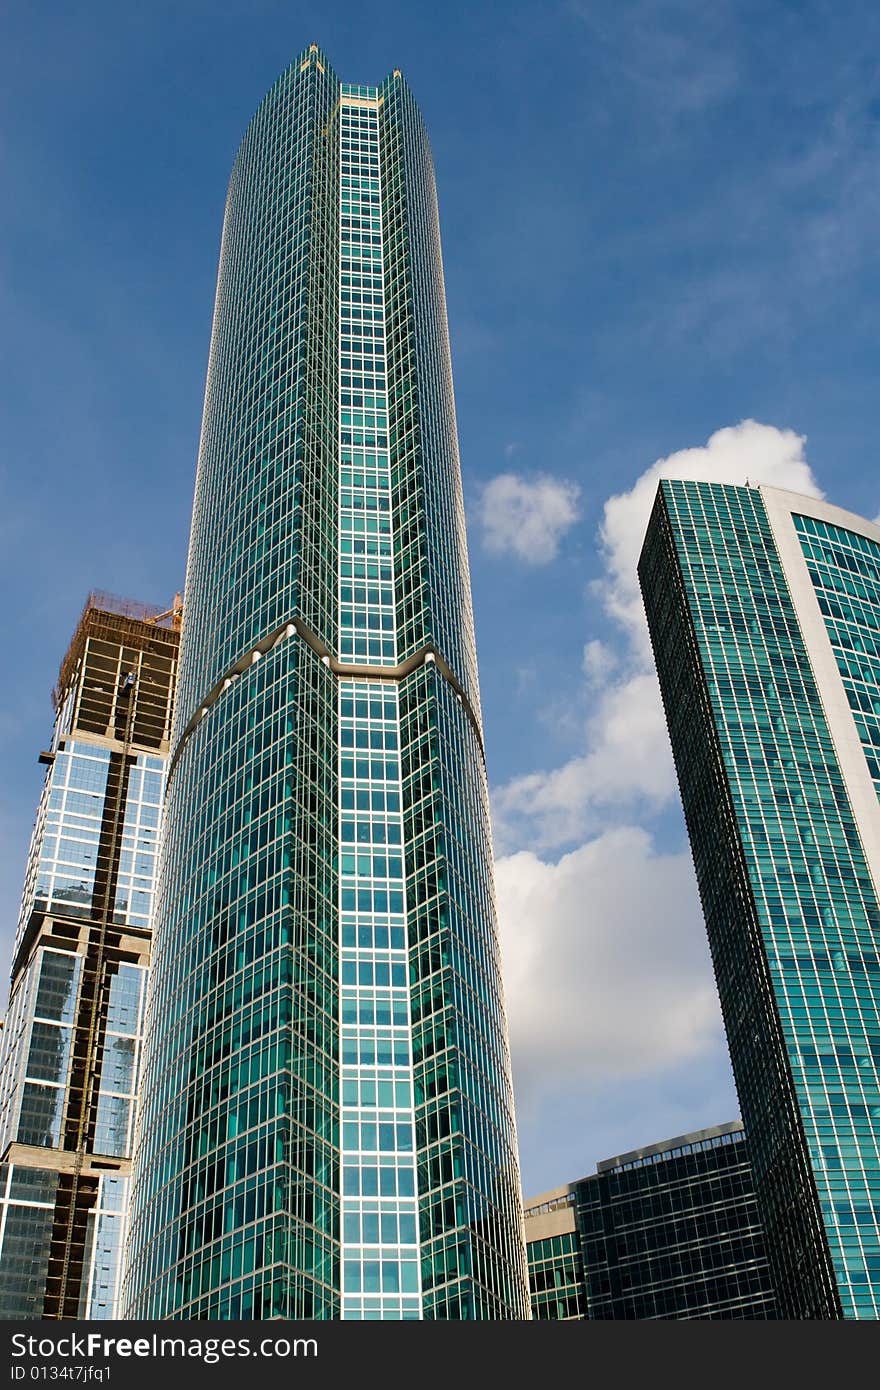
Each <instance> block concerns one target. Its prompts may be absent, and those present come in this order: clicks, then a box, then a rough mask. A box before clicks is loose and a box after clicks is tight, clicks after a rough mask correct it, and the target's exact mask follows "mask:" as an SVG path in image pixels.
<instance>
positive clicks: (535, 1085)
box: [496, 826, 721, 1119]
mask: <svg viewBox="0 0 880 1390" xmlns="http://www.w3.org/2000/svg"><path fill="white" fill-rule="evenodd" d="M496 872H497V885H498V901H499V908H500V920H501V924H502V928H501V930H502V937H501V944H502V955H503V962H504V980H505V990H506V995H507V1008H508V1015H509V1021H510V1033H511V1048H512V1053H513V1063H514V1075H515V1079H516V1086H517V1099H518V1103H519V1106H520V1109H521V1110H522V1111H524V1118H526V1119H528V1115H529V1112H530V1110H532V1109H534V1107H536V1106H537V1105H538V1104H539V1102H540V1099H541V1096H542V1093H544V1092H545V1091H546V1089H547V1087H548V1086H558V1087H565V1086H566V1085H568V1086H571V1085H577V1084H578V1083H581V1084H586V1083H590V1082H607V1081H608V1080H609V1079H612V1080H613V1079H617V1078H619V1079H624V1078H627V1077H631V1076H635V1075H641V1076H644V1075H650V1074H655V1073H659V1072H660V1071H662V1070H664V1069H666V1068H669V1067H672V1066H674V1065H676V1064H678V1063H681V1062H684V1061H687V1060H688V1059H689V1058H691V1057H694V1056H696V1055H698V1054H700V1053H702V1052H704V1051H705V1050H706V1049H707V1048H709V1047H712V1046H715V1045H717V1042H718V1039H719V1036H720V1034H721V1022H720V1014H719V1008H718V1001H717V995H716V991H715V985H714V981H713V979H712V972H711V967H710V963H709V956H708V948H707V945H706V938H705V931H704V929H703V926H702V921H701V916H700V909H699V904H698V901H697V894H696V886H695V883H694V874H693V868H692V866H691V860H690V855H689V854H688V853H687V852H683V853H677V854H658V853H657V852H656V851H655V849H654V847H653V845H652V842H651V839H650V837H649V836H648V835H647V833H646V832H645V831H644V830H642V829H639V828H636V827H632V826H630V827H623V828H618V829H615V830H611V831H609V832H607V833H606V834H603V835H601V836H598V837H597V838H595V839H593V840H592V841H591V842H590V843H588V844H585V845H583V846H582V847H581V848H580V849H577V850H575V851H573V852H572V853H570V854H566V855H564V856H563V857H562V858H561V859H560V860H559V861H558V863H555V864H548V863H544V862H542V861H541V859H539V858H538V857H537V856H536V855H535V854H533V853H532V852H531V851H522V852H520V853H517V854H513V855H510V856H508V857H507V858H502V859H500V860H499V861H498V864H497V869H496Z"/></svg>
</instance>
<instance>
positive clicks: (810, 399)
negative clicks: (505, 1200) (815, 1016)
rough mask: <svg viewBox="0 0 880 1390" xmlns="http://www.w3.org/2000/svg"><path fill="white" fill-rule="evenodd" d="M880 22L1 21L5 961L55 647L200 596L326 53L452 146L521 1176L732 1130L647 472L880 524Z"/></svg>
mask: <svg viewBox="0 0 880 1390" xmlns="http://www.w3.org/2000/svg"><path fill="white" fill-rule="evenodd" d="M878 40H880V11H878V9H877V7H876V6H875V5H874V4H872V3H864V4H861V3H857V0H842V2H840V0H839V2H838V3H823V2H822V0H806V3H793V2H788V0H773V3H769V4H768V3H767V0H729V2H727V3H725V0H715V3H713V4H712V5H706V4H705V3H700V0H613V2H612V0H593V3H586V0H567V3H561V4H557V3H553V2H552V0H551V2H550V3H547V4H543V5H540V6H535V5H531V4H529V5H527V4H518V3H505V4H498V3H482V4H480V5H478V6H475V5H473V4H468V5H465V4H460V3H457V0H448V3H446V4H445V5H443V6H428V5H425V4H421V3H409V4H402V3H400V4H398V3H387V4H383V3H382V2H381V0H376V3H373V4H371V5H369V6H361V5H351V4H348V3H340V4H338V5H337V6H336V7H335V8H334V10H333V11H332V13H331V12H330V11H329V10H328V8H327V7H326V6H323V5H317V4H315V5H309V4H298V3H296V0H287V3H283V4H281V3H271V2H270V0H248V3H239V0H224V2H223V3H217V0H211V2H210V3H208V0H175V3H174V4H171V3H166V0H151V3H150V4H149V5H139V6H135V5H126V4H122V5H120V4H118V3H116V4H109V3H105V2H104V0H89V2H88V3H85V2H84V0H82V2H80V0H70V2H69V3H55V4H48V5H42V6H19V7H16V11H15V12H14V13H12V12H10V10H9V9H7V11H6V14H5V17H4V18H3V20H2V28H0V54H2V58H0V132H2V134H0V160H2V165H0V170H2V187H3V191H4V198H3V202H2V208H0V227H2V232H0V323H2V326H3V332H2V342H0V351H2V354H3V361H2V370H0V409H2V420H3V428H2V435H0V538H2V545H0V566H2V570H3V575H2V579H3V585H4V593H5V604H4V612H5V619H6V623H5V628H6V640H5V644H4V649H5V652H6V657H7V661H6V678H5V680H4V682H3V687H2V695H0V740H2V756H3V767H4V776H3V781H2V791H0V919H2V950H3V952H4V954H5V955H6V956H7V957H8V946H9V942H10V940H11V934H12V930H13V927H14V919H15V915H16V912H17V899H18V895H19V892H20V886H21V878H22V871H23V866H24V858H25V853H26V847H27V840H28V836H29V833H30V826H31V823H32V819H33V812H34V808H35V804H36V799H37V796H38V792H39V785H40V776H39V773H40V769H39V768H38V766H37V763H36V755H37V752H38V751H39V749H40V748H41V747H43V746H44V745H45V743H46V740H47V737H48V732H49V727H50V719H51V708H50V704H49V691H50V689H51V686H52V683H53V681H54V677H55V673H56V671H57V667H58V664H59V660H60V657H61V655H62V653H63V650H64V648H65V645H66V643H67V640H68V638H69V636H70V633H71V630H72V628H73V626H74V624H75V621H76V618H77V616H78V614H79V611H80V609H81V606H82V603H83V600H84V598H85V595H86V593H87V591H88V590H89V589H90V588H92V587H100V588H104V589H108V590H110V591H112V592H116V593H120V594H127V595H130V596H133V597H137V598H142V599H144V600H146V601H155V602H157V603H164V602H166V601H170V598H171V596H172V594H173V593H174V591H175V589H177V588H179V587H180V586H181V584H182V581H183V571H184V562H185V551H186V539H187V532H188V523H189V510H190V504H191V498H192V484H193V475H194V466H195V457H196V450H197V442H198V430H199V423H200V413H201V402H202V392H203V388H204V373H205V365H206V359H207V350H208V339H209V332H210V321H211V312H212V302H213V293H214V282H215V275H216V261H217V252H218V247H219V237H220V227H221V219H222V211H223V201H224V196H225V188H226V181H227V178H228V174H229V168H230V165H231V162H232V158H233V156H234V153H235V149H236V147H237V144H238V141H239V139H240V137H241V134H242V132H243V130H244V128H245V125H246V124H247V121H248V119H249V117H250V115H251V113H252V111H253V110H254V108H255V107H256V105H257V104H258V102H259V100H260V98H261V97H262V95H263V93H264V91H265V90H266V88H267V87H268V86H269V85H270V84H271V82H272V81H273V80H274V78H275V76H276V75H277V73H278V72H279V71H280V70H281V69H282V68H283V67H284V66H285V65H286V64H287V63H288V62H289V61H291V60H292V58H293V57H294V55H295V54H296V53H297V52H298V51H299V50H300V49H301V48H302V47H304V46H305V45H307V44H308V43H310V42H317V43H319V44H320V45H321V46H322V47H323V48H324V49H325V50H326V51H327V53H328V55H329V56H330V58H331V60H332V61H333V63H334V66H335V67H336V69H337V71H338V72H339V73H340V75H341V76H343V77H344V78H345V79H346V80H350V81H362V82H376V81H378V80H380V79H381V78H382V77H383V76H384V75H385V74H386V73H387V72H388V71H389V70H390V69H391V68H393V67H400V68H401V69H402V70H403V71H404V73H405V74H406V76H407V78H408V80H409V82H410V84H411V86H412V87H413V89H414V91H415V94H416V96H417V99H418V100H419V102H420V104H421V106H422V109H423V112H424V115H425V118H426V121H427V124H428V128H429V131H430V133H431V138H432V142H433V146H434V153H435V160H436V165H437V177H438V185H439V194H440V207H441V222H442V230H443V243H444V258H445V269H446V280H447V293H448V303H449V315H450V324H451V331H452V340H453V358H454V369H455V385H456V395H457V403H458V414H459V433H460V440H461V450H462V462H463V469H464V477H465V491H466V499H467V503H468V512H469V533H470V542H471V563H472V575H473V584H474V599H475V607H476V619H477V636H478V643H479V654H480V668H481V680H482V688H483V702H484V717H485V723H486V741H487V752H488V760H489V771H490V777H491V782H492V786H493V792H494V797H495V807H496V825H497V834H498V848H499V855H500V859H499V889H500V898H501V903H502V909H503V934H504V949H505V958H506V960H507V961H508V993H509V1002H510V1012H511V1028H512V1034H513V1041H514V1061H515V1069H516V1075H517V1089H518V1095H519V1124H520V1138H521V1144H522V1156H523V1168H524V1181H525V1186H526V1188H527V1190H528V1191H530V1192H534V1191H537V1190H540V1189H541V1188H544V1187H547V1186H551V1185H553V1184H555V1183H557V1182H561V1181H564V1180H566V1179H568V1178H573V1177H575V1176H578V1175H580V1174H582V1173H585V1172H587V1171H590V1170H591V1169H592V1167H593V1165H594V1163H595V1161H596V1160H597V1159H600V1158H603V1157H606V1156H608V1155H610V1154H612V1153H615V1152H619V1151H620V1150H622V1149H625V1148H629V1147H633V1146H635V1145H638V1144H641V1143H645V1142H650V1141H652V1140H656V1139H659V1138H663V1137H666V1136H667V1135H672V1134H675V1133H680V1132H681V1131H683V1130H685V1129H688V1128H692V1127H695V1126H698V1125H704V1124H711V1123H715V1122H718V1121H721V1120H725V1119H727V1118H729V1117H731V1116H732V1115H733V1114H735V1113H736V1099H735V1095H734V1092H733V1087H732V1082H731V1079H730V1073H729V1066H728V1063H727V1059H726V1053H725V1049H724V1043H723V1037H722V1035H721V1032H720V1027H719V1022H718V1015H717V1005H716V1003H715V996H714V988H713V986H712V982H711V976H710V973H709V970H708V964H707V957H706V948H705V943H704V938H703V930H702V926H701V923H700V919H699V913H698V910H697V908H696V904H695V898H694V890H693V881H692V878H693V876H692V871H691V869H690V864H689V858H688V854H687V848H686V842H685V839H684V834H683V828H682V821H681V815H680V811H679V809H678V804H677V798H676V795H675V788H674V781H673V779H672V775H671V767H670V763H669V757H668V752H667V750H666V747H665V743H664V741H663V731H662V726H661V725H660V724H659V723H658V717H657V705H656V691H655V689H654V686H653V684H652V677H651V674H650V666H649V664H648V663H647V659H646V654H645V648H644V633H643V630H642V628H641V627H640V619H639V616H638V612H637V605H635V600H634V594H633V591H632V589H631V562H632V559H633V556H634V554H635V553H637V548H638V547H637V542H638V532H639V528H640V526H641V525H642V524H643V523H642V517H643V512H644V499H645V497H646V496H647V494H648V491H649V490H650V489H649V482H650V483H651V486H653V476H654V475H652V477H651V479H650V480H647V481H645V482H643V484H642V485H641V487H636V484H637V480H638V479H639V478H640V477H642V476H643V475H644V474H645V473H646V471H647V470H649V469H651V467H652V465H653V464H654V462H655V460H658V459H666V460H671V462H670V463H669V464H668V465H667V469H668V470H671V471H675V469H676V468H682V467H684V468H697V469H698V470H702V471H708V472H709V473H710V474H711V475H712V476H718V477H731V478H734V477H737V476H739V474H740V473H741V472H743V471H748V470H749V468H753V471H754V472H755V473H756V475H760V476H764V477H765V478H767V480H769V481H780V480H784V481H789V482H790V481H791V480H792V479H794V480H795V481H798V482H799V483H800V484H801V485H802V486H803V487H805V488H808V489H813V490H815V489H821V490H823V491H824V492H825V493H826V494H827V495H828V496H829V497H830V498H831V499H832V500H833V501H835V502H837V503H838V504H840V505H842V506H845V507H849V508H851V509H852V510H854V511H856V512H860V513H863V514H866V515H868V516H874V515H875V514H876V513H877V511H878V508H880V483H878V480H877V470H876V465H875V463H874V447H875V443H874V442H875V437H876V430H877V413H878V406H877V401H878V392H877V350H876V346H875V343H876V302H877V290H878V263H877V257H876V240H877V226H878V223H880V178H878V172H880V171H878V153H880V77H878V64H877V54H878V52H880V48H878ZM742 421H756V422H759V423H758V425H745V426H743V427H742V428H734V427H738V426H739V424H740V422H742ZM719 431H728V432H727V433H722V434H719ZM710 439H711V440H713V442H712V444H711V445H709V446H707V441H709V440H710ZM693 449H702V450H703V451H704V452H702V453H700V454H697V455H686V456H684V458H683V457H682V451H686V450H693ZM615 496H617V497H619V498H620V499H621V500H620V501H619V502H618V503H616V504H612V505H611V507H610V508H606V503H607V502H608V499H609V498H612V497H615ZM560 1019H563V1020H564V1026H560Z"/></svg>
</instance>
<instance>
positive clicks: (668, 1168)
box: [526, 1122, 777, 1321]
mask: <svg viewBox="0 0 880 1390" xmlns="http://www.w3.org/2000/svg"><path fill="white" fill-rule="evenodd" d="M551 1231H552V1232H553V1234H551ZM526 1241H527V1249H528V1255H529V1278H530V1281H531V1288H532V1315H533V1317H535V1318H542V1319H560V1318H589V1319H595V1320H599V1321H608V1320H615V1321H616V1320H618V1319H640V1320H657V1319H670V1320H676V1321H689V1320H693V1319H713V1320H719V1319H721V1320H744V1319H760V1320H764V1319H767V1318H776V1317H777V1312H776V1297H775V1293H774V1289H773V1284H772V1280H771V1277H770V1271H769V1266H768V1262H767V1253H766V1248H765V1241H764V1232H763V1228H762V1225H761V1219H760V1216H759V1215H758V1209H757V1200H756V1197H755V1188H754V1182H753V1179H752V1170H751V1164H750V1162H749V1151H748V1144H747V1142H746V1136H745V1132H744V1131H743V1129H742V1126H741V1125H739V1124H737V1123H735V1122H734V1123H732V1124H726V1125H718V1126H716V1127H715V1128H714V1129H706V1130H699V1131H697V1132H696V1133H694V1134H685V1135H683V1136H681V1138H678V1139H670V1140H667V1141H666V1142H664V1143H661V1144H654V1145H651V1146H650V1147H649V1148H645V1149H640V1150H638V1151H636V1152H634V1153H630V1154H623V1155H621V1156H620V1157H619V1158H611V1159H606V1160H605V1161H604V1162H602V1163H600V1164H599V1165H598V1169H597V1171H596V1172H595V1173H594V1174H592V1175H591V1176H590V1177H588V1178H583V1179H581V1180H580V1181H579V1182H576V1183H571V1184H570V1185H569V1186H568V1187H567V1188H562V1189H559V1190H558V1191H557V1192H555V1193H550V1194H547V1195H546V1196H545V1197H538V1198H536V1199H535V1200H534V1201H533V1202H529V1203H527V1204H526Z"/></svg>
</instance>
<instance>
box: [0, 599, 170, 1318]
mask: <svg viewBox="0 0 880 1390" xmlns="http://www.w3.org/2000/svg"><path fill="white" fill-rule="evenodd" d="M177 626H178V613H177V611H176V609H172V610H171V611H169V612H168V613H164V614H162V613H159V611H158V610H157V609H150V608H146V607H144V606H143V605H142V604H134V603H131V602H128V601H126V600H119V599H114V598H111V597H109V596H108V595H106V594H92V595H91V597H90V598H89V601H88V603H87V605H86V608H85V612H84V613H83V616H82V618H81V620H80V622H79V625H78V627H77V629H76V632H75V633H74V636H73V640H72V642H71V645H70V648H69V649H68V652H67V654H66V656H65V658H64V661H63V662H62V665H61V672H60V675H59V677H58V684H57V686H56V689H55V692H54V702H55V728H54V733H53V737H52V743H51V745H50V747H49V749H48V750H47V751H46V752H44V753H41V754H40V762H41V763H44V764H45V765H46V779H45V784H44V787H43V794H42V797H41V799H40V805H39V810H38V812H37V820H36V824H35V827H34V833H33V838H32V841H31V847H30V854H29V857H28V865H27V872H26V876H25V887H24V893H23V896H22V905H21V916H20V919H19V923H18V931H17V934H16V938H15V947H14V959H13V964H12V988H11V994H10V1000H9V1010H8V1013H7V1016H6V1021H5V1026H4V1029H3V1034H2V1047H0V1317H3V1318H27V1319H31V1318H75V1317H87V1318H111V1317H114V1316H115V1315H116V1311H117V1294H118V1275H119V1263H120V1261H119V1256H120V1249H121V1243H122V1235H123V1230H124V1223H125V1217H126V1208H127V1202H128V1187H129V1178H128V1174H129V1169H130V1158H131V1136H132V1127H133V1119H134V1116H133V1110H134V1097H135V1095H136V1093H137V1085H138V1072H139V1064H140V1048H141V1031H142V1024H143V1005H144V995H145V983H146V973H147V964H148V961H149V957H150V917H151V912H152V901H153V891H154V887H155V868H156V856H157V850H158V835H159V831H158V823H159V807H160V803H161V798H162V785H163V781H164V770H165V761H166V757H167V753H168V739H169V736H170V732H171V704H172V694H173V683H174V675H175V667H176V662H177V646H178V640H179V639H178V633H177Z"/></svg>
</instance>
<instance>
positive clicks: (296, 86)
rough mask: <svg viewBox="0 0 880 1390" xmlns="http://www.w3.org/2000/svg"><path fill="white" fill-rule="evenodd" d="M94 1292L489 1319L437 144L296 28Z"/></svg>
mask: <svg viewBox="0 0 880 1390" xmlns="http://www.w3.org/2000/svg"><path fill="white" fill-rule="evenodd" d="M166 817H167V821H166V836H165V841H164V851H163V856H162V864H161V870H160V885H159V895H158V907H157V917H156V949H155V955H154V967H153V972H152V980H151V990H150V998H149V1004H148V1044H147V1056H146V1062H145V1078H144V1087H143V1105H142V1112H141V1122H140V1128H139V1138H138V1140H137V1150H136V1158H135V1177H134V1189H133V1198H132V1219H131V1232H130V1245H129V1252H128V1254H129V1264H128V1275H127V1291H126V1298H125V1306H126V1308H127V1311H128V1314H129V1315H130V1316H133V1317H141V1318H202V1319H204V1318H210V1319H229V1318H232V1319H236V1318H243V1319H251V1318H271V1317H288V1318H322V1319H326V1318H346V1319H378V1318H383V1319H385V1318H387V1319H416V1318H423V1317H424V1318H432V1319H436V1318H441V1319H442V1318H453V1319H465V1318H521V1317H527V1316H528V1288H527V1279H526V1270H525V1252H524V1244H523V1237H522V1210H521V1200H520V1196H519V1175H518V1158H517V1145H516V1133H515V1126H514V1115H513V1101H512V1093H511V1081H510V1063H509V1055H508V1043H507V1029H506V1021H505V1014H504V1006H503V998H502V991H501V980H500V972H499V959H498V943H497V931H496V921H495V908H494V898H493V883H492V864H491V851H490V829H489V816H488V807H487V795H486V778H485V770H484V761H483V742H482V733H481V721H480V706H479V694H478V688H477V670H476V657H475V649H474V634H473V621H472V614H471V598H470V580H469V574H468V562H467V550H466V540H465V525H464V511H463V505H462V493H461V478H460V471H459V460H458V446H457V439H456V425H455V412H454V404H453V394H452V377H451V366H450V355H449V345H448V337H447V326H446V308H445V298H444V288H443V274H442V266H441V259H440V238H439V226H438V214H437V203H436V194H435V186H434V174H433V167H432V160H431V154H430V148H429V145H428V140H427V136H426V133H425V129H424V126H423V123H422V120H421V117H420V115H419V112H418V109H417V107H416V105H415V102H414V100H413V98H412V95H411V94H410V92H409V89H408V88H407V86H406V83H405V82H404V80H403V79H402V77H401V75H400V73H399V72H394V73H393V74H392V75H391V76H389V77H388V78H387V79H386V80H385V81H384V82H383V83H382V84H381V85H380V86H378V87H370V86H350V85H346V84H343V83H340V81H339V79H338V78H337V77H336V75H335V73H334V72H333V70H332V68H331V67H330V64H329V63H328V61H327V59H326V58H325V57H324V55H323V54H322V53H321V52H320V51H319V50H318V49H317V48H315V47H312V48H310V49H309V50H308V51H306V52H305V53H303V54H302V55H301V56H300V57H299V58H298V59H297V60H296V61H295V62H294V63H293V64H292V66H291V67H290V68H289V69H288V70H287V71H286V72H285V73H284V74H283V75H282V76H281V77H280V78H279V79H278V81H277V82H276V83H275V85H274V87H272V89H271V90H270V92H269V93H268V95H267V96H266V98H265V99H264V101H263V103H262V105H261V106H260V107H259V110H258V111H257V113H256V115H255V116H254V118H253V120H252V122H251V124H250V126H249V128H248V130H247V133H246V134H245V137H244V141H243V143H242V146H241V149H240V151H239V153H238V156H237V158H236V161H235V165H234V168H233V172H232V177H231V181H230V185H229V193H228V200H227V205H226V217H225V223H224V228H223V240H222V248H221V257H220V273H219V280H218V287H217V299H216V309H215V317H214V329H213V338H212V343H211V354H210V362H209V371H208V382H207V391H206V400H205V412H204V421H203V429H202V441H201V451H200V457H199V466H198V473H197V481H196V494H195V504H194V511H193V524H192V535H191V542H190V553H189V565H188V571H187V582H186V606H185V611H184V620H183V632H182V638H181V663H180V682H179V688H178V694H177V704H176V713H175V724H174V732H173V738H172V757H171V763H170V769H169V786H168V796H167V804H166Z"/></svg>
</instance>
